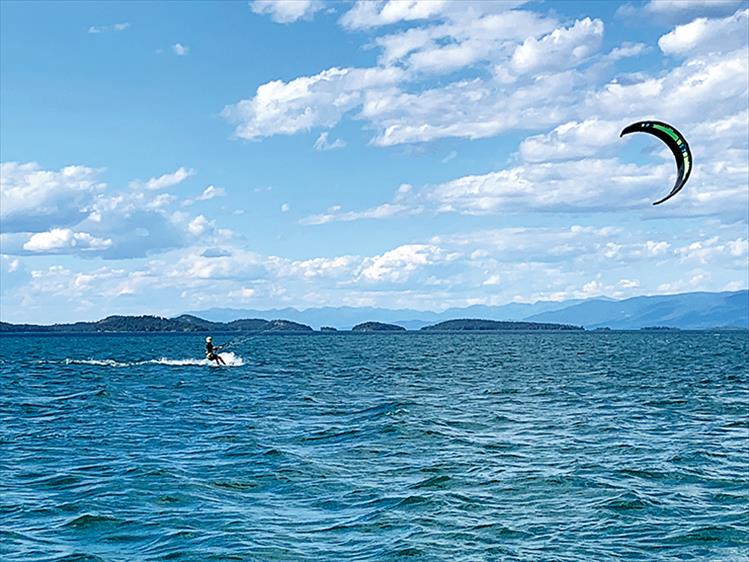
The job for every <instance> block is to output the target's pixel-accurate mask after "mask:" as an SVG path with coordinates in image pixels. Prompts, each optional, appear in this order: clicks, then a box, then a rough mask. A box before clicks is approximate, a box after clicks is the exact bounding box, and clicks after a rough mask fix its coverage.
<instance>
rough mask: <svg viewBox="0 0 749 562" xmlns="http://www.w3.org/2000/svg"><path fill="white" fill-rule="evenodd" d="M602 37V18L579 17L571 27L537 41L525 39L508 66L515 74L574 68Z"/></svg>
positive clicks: (592, 52) (556, 30)
mask: <svg viewBox="0 0 749 562" xmlns="http://www.w3.org/2000/svg"><path fill="white" fill-rule="evenodd" d="M602 38H603V22H602V21H601V20H598V19H595V20H591V19H590V18H585V19H582V20H578V21H576V22H575V24H574V25H573V26H572V27H568V28H561V29H555V30H554V31H553V32H551V33H550V34H548V35H546V36H544V37H542V38H541V39H540V40H537V39H535V38H534V37H529V38H528V39H526V40H525V41H524V42H523V44H522V45H520V46H519V47H518V48H517V49H515V52H514V53H513V55H512V59H511V61H510V66H511V68H512V70H513V71H514V72H517V73H531V72H538V71H540V70H547V69H554V70H556V71H558V70H559V69H561V68H569V67H573V66H575V65H577V64H579V63H580V62H582V61H584V60H585V59H587V58H588V57H590V56H591V55H593V54H594V53H595V52H596V51H597V50H598V48H599V47H600V45H601V40H602Z"/></svg>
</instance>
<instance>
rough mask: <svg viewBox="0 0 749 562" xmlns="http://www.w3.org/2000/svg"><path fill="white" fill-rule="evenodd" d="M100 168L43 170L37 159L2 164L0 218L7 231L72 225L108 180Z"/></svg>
mask: <svg viewBox="0 0 749 562" xmlns="http://www.w3.org/2000/svg"><path fill="white" fill-rule="evenodd" d="M97 176H98V170H95V169H93V168H88V167H86V166H66V167H64V168H62V169H61V170H59V171H47V170H42V169H41V168H40V167H39V164H37V163H35V162H30V163H25V164H22V163H18V162H3V163H2V164H0V219H2V223H3V231H4V232H23V231H29V230H37V229H38V230H44V229H47V228H48V227H49V226H50V225H52V226H66V225H73V224H75V223H77V222H78V221H80V220H81V219H82V218H84V217H85V216H86V214H87V210H86V208H87V206H89V205H90V204H91V203H92V202H93V201H94V200H95V198H96V196H97V194H99V193H101V192H102V191H104V189H105V188H106V184H104V183H101V182H99V181H98V179H97Z"/></svg>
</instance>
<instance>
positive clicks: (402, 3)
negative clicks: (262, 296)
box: [340, 0, 526, 29]
mask: <svg viewBox="0 0 749 562" xmlns="http://www.w3.org/2000/svg"><path fill="white" fill-rule="evenodd" d="M525 2H526V0H503V1H501V2H488V1H486V0H462V1H460V2H451V1H449V0H387V1H384V0H357V2H356V4H354V6H353V7H352V8H351V9H350V10H349V11H348V12H346V13H345V14H344V15H343V16H342V17H341V20H340V23H341V25H343V26H344V27H345V28H347V29H367V28H372V27H380V26H383V25H391V24H394V23H399V22H413V21H419V20H427V19H445V20H449V21H455V20H462V19H476V18H479V17H481V16H482V15H485V14H493V13H501V12H505V11H508V10H511V9H512V8H515V7H517V6H520V5H522V4H524V3H525Z"/></svg>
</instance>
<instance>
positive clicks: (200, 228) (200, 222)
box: [187, 215, 216, 236]
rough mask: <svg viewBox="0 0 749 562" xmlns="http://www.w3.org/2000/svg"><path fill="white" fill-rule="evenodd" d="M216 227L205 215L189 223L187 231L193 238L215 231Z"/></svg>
mask: <svg viewBox="0 0 749 562" xmlns="http://www.w3.org/2000/svg"><path fill="white" fill-rule="evenodd" d="M215 226H216V225H215V223H214V222H213V221H209V220H208V219H207V218H205V217H204V216H203V215H198V216H197V217H195V218H194V219H193V220H191V221H190V222H189V223H188V225H187V230H188V231H189V232H190V234H192V235H193V236H202V235H203V234H205V233H206V232H209V231H211V230H213V229H214V228H215Z"/></svg>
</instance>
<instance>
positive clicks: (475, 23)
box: [375, 10, 556, 74]
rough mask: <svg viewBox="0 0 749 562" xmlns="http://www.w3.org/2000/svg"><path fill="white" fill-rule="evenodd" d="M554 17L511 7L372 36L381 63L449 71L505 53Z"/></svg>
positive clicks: (545, 29) (538, 32)
mask: <svg viewBox="0 0 749 562" xmlns="http://www.w3.org/2000/svg"><path fill="white" fill-rule="evenodd" d="M555 23H556V22H555V21H554V20H553V19H549V18H545V17H543V16H541V15H539V14H536V13H533V12H527V11H520V10H511V11H506V12H502V13H498V14H487V15H482V16H480V17H465V14H463V17H459V18H456V19H453V20H451V21H450V22H449V23H442V24H439V25H432V26H429V27H421V28H411V29H408V30H406V31H402V32H398V33H394V34H391V35H385V36H383V37H378V38H377V39H375V43H376V45H377V46H379V47H381V48H382V50H383V53H382V55H381V56H380V57H379V63H380V65H383V66H386V65H391V64H394V63H398V64H403V65H405V66H406V67H408V68H409V69H410V70H413V71H416V72H420V73H430V74H431V73H448V72H452V71H454V70H458V69H460V68H464V67H468V66H471V65H475V64H477V63H480V62H491V61H495V60H498V59H499V60H502V59H505V58H506V57H508V56H509V55H510V54H511V52H512V48H513V46H514V44H515V42H517V41H523V40H525V39H526V38H528V37H536V36H540V35H543V34H544V33H548V32H550V31H552V30H553V29H554V26H555Z"/></svg>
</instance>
